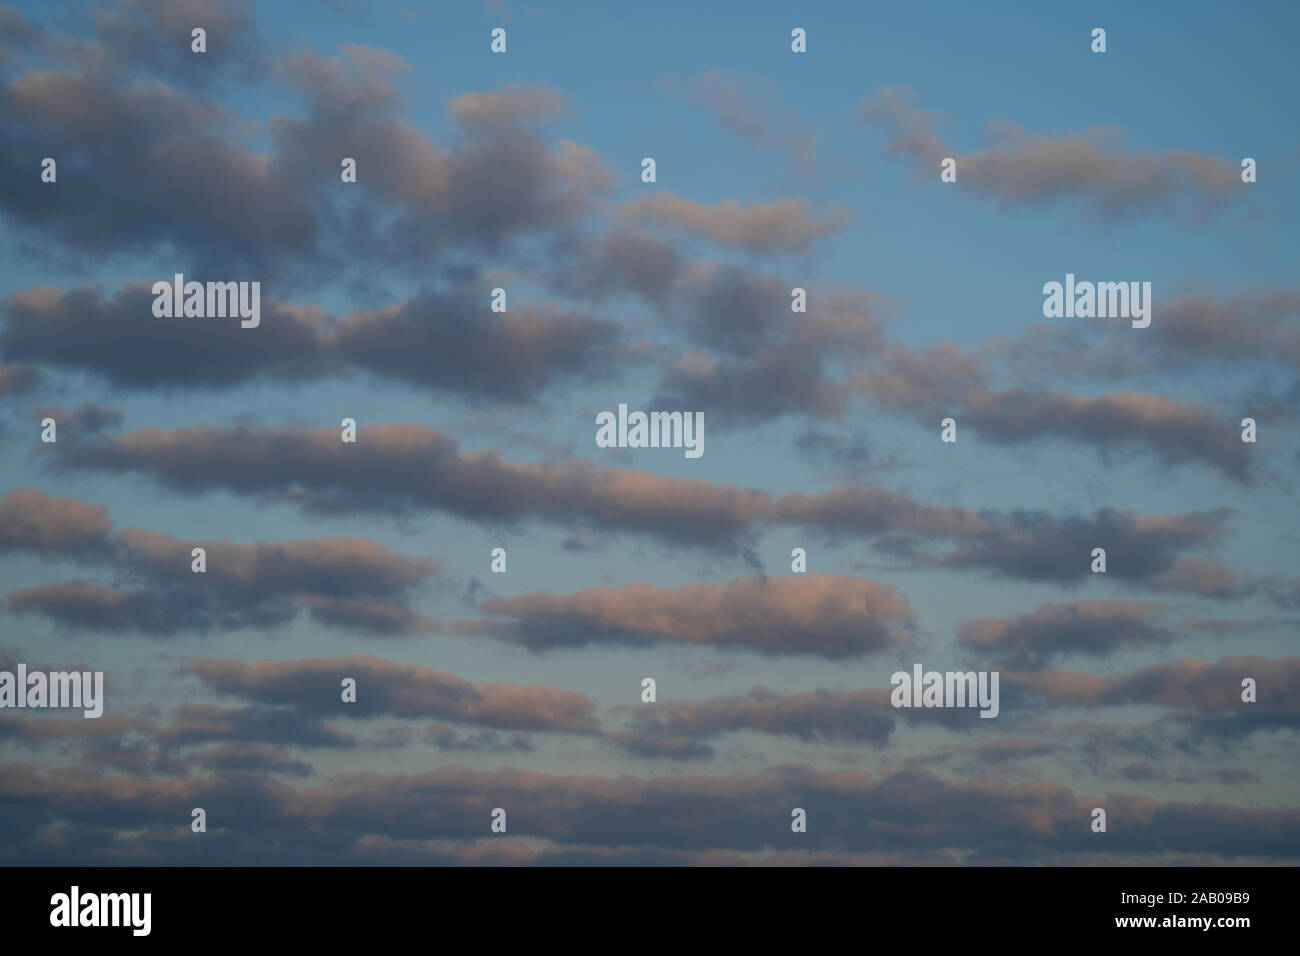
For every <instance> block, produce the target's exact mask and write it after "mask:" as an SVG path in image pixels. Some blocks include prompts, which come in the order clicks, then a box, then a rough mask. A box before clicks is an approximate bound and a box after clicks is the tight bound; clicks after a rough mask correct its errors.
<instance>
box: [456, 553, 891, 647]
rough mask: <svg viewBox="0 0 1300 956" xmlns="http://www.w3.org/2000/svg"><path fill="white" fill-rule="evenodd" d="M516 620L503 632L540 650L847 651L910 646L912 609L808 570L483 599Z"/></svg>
mask: <svg viewBox="0 0 1300 956" xmlns="http://www.w3.org/2000/svg"><path fill="white" fill-rule="evenodd" d="M482 609H483V610H484V611H485V612H487V613H488V614H491V615H495V616H505V617H511V618H513V619H514V621H513V622H512V623H511V624H509V625H505V626H503V627H502V629H501V632H500V634H501V636H502V637H504V638H506V639H507V640H511V641H516V642H518V643H520V644H523V645H524V646H526V647H528V648H530V649H531V650H535V651H542V650H550V649H554V648H558V647H581V646H584V645H587V644H610V643H613V644H625V645H637V644H647V643H659V642H670V643H683V644H689V645H693V646H702V645H713V646H718V647H734V648H743V649H747V650H756V651H761V652H763V653H765V654H819V655H823V656H825V657H830V658H843V657H851V656H858V655H861V654H865V653H873V652H877V651H882V650H885V649H888V648H892V647H895V646H899V645H902V644H905V643H907V640H908V639H907V636H906V633H905V631H906V628H907V627H908V626H909V625H910V624H911V622H912V614H911V610H910V608H909V607H908V606H907V601H906V599H905V598H904V597H903V596H902V595H901V594H899V592H898V591H896V590H895V589H894V588H892V587H886V586H882V585H879V584H875V583H873V582H871V581H863V580H860V579H858V578H849V577H837V576H830V575H820V574H808V575H800V576H798V577H785V578H760V577H757V576H755V577H748V578H741V579H738V580H735V581H730V582H728V583H726V584H695V585H686V586H685V587H683V588H681V589H679V590H669V589H664V588H656V587H653V586H651V585H648V584H631V585H627V586H626V587H623V588H619V589H613V588H594V589H588V590H584V591H579V592H576V593H574V594H569V595H555V594H549V593H539V594H527V595H523V596H520V597H516V598H495V599H492V600H489V601H485V602H484V603H483V605H482Z"/></svg>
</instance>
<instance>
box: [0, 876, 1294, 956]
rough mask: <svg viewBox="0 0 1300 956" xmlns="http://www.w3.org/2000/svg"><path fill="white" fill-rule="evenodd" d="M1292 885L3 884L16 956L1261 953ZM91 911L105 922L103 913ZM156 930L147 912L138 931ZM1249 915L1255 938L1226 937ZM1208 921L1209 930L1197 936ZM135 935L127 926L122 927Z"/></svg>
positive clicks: (655, 881)
mask: <svg viewBox="0 0 1300 956" xmlns="http://www.w3.org/2000/svg"><path fill="white" fill-rule="evenodd" d="M1295 876H1296V871H1295V869H1293V868H1283V867H1260V868H1222V867H1216V868H1187V867H1160V868H1156V867H1147V868H980V867H963V868H908V867H904V868H874V869H793V868H756V869H708V868H700V869H633V868H626V869H615V868H608V869H595V868H583V869H577V868H574V869H559V868H548V869H537V868H531V869H496V868H457V869H435V868H399V867H392V868H387V867H386V868H357V867H338V868H325V867H313V868H293V867H283V868H276V867H266V868H202V867H193V868H148V867H124V868H67V867H59V868H44V867H32V868H23V867H11V868H5V869H0V914H2V918H3V921H4V935H5V939H6V942H12V941H15V940H16V939H18V938H41V939H42V941H45V940H49V941H50V942H54V941H56V940H57V937H59V936H63V937H65V941H66V939H67V938H72V937H71V936H70V934H73V933H75V934H77V937H76V939H77V941H78V942H88V941H92V940H94V939H100V940H102V941H104V942H109V941H110V940H118V941H120V942H121V943H125V944H127V945H134V944H136V943H144V944H146V945H148V942H149V941H162V942H164V943H176V942H201V943H204V944H207V943H221V942H226V941H229V942H254V941H255V942H271V943H279V942H281V941H283V942H292V943H294V944H297V945H302V944H311V943H315V942H319V943H321V944H332V945H335V946H337V945H339V944H342V943H348V942H351V941H356V942H365V943H370V944H373V943H374V942H375V941H376V940H377V939H378V940H383V939H387V938H390V937H391V938H394V939H397V938H401V937H404V936H407V935H408V934H412V933H421V932H432V933H433V934H434V936H433V938H432V939H430V940H429V942H430V943H431V944H433V945H438V944H439V943H442V944H444V945H445V944H450V943H453V942H455V944H456V945H457V946H458V947H459V946H461V945H463V943H461V942H460V940H461V939H462V938H464V936H465V935H466V934H468V939H465V942H467V943H469V944H470V945H474V943H475V942H476V941H477V942H482V943H487V942H491V943H492V944H493V945H497V944H500V943H505V944H507V945H508V944H510V942H511V941H512V937H513V938H514V939H517V940H518V941H519V942H520V944H525V943H527V944H531V945H532V946H534V947H536V946H537V945H545V944H546V942H547V939H546V937H547V936H549V935H551V934H552V933H561V934H562V935H563V938H564V939H565V941H586V942H590V943H592V944H600V945H602V946H603V945H606V944H610V945H613V944H616V943H617V942H618V941H619V940H622V941H625V942H626V943H628V944H632V945H636V941H637V940H638V939H640V940H643V941H644V942H647V943H650V944H651V945H653V944H654V941H656V940H657V941H658V942H659V943H660V944H661V945H662V944H668V945H671V946H673V947H677V946H681V945H687V946H689V945H691V944H693V943H698V942H700V941H702V940H709V939H718V940H720V941H721V940H725V941H727V942H729V943H733V944H734V943H736V942H739V941H741V940H744V939H746V938H753V939H755V940H756V941H758V942H759V943H761V944H763V945H764V946H765V948H766V947H767V946H772V945H775V944H777V943H779V942H780V941H781V940H782V939H790V940H791V941H795V942H799V941H802V942H804V943H806V942H809V941H813V940H822V939H827V941H829V939H828V937H830V938H833V937H834V936H836V935H839V934H841V933H843V932H848V933H849V934H850V938H853V937H855V936H860V937H862V938H864V939H876V940H883V939H887V938H896V937H898V936H900V935H901V936H902V937H903V938H913V939H914V940H915V941H916V942H921V941H923V940H924V939H927V938H928V939H932V940H933V941H934V942H936V943H940V944H942V945H952V944H954V943H957V944H960V943H962V942H963V941H964V942H966V943H969V944H970V945H973V946H982V945H987V944H988V943H990V942H995V941H997V942H1001V941H1008V942H1025V943H1026V944H1030V943H1037V944H1041V943H1043V942H1047V941H1058V940H1064V941H1070V940H1073V939H1076V938H1096V937H1106V938H1109V939H1112V940H1118V939H1120V938H1122V937H1124V936H1129V937H1131V938H1132V939H1133V940H1134V941H1137V942H1139V943H1140V942H1141V941H1143V940H1145V941H1147V942H1148V943H1152V942H1154V943H1157V944H1159V943H1160V942H1161V941H1162V940H1168V939H1173V940H1175V941H1176V942H1177V944H1178V945H1179V946H1183V945H1186V944H1187V943H1189V942H1191V941H1193V940H1200V941H1202V942H1204V943H1206V944H1212V945H1215V946H1231V945H1232V943H1233V942H1235V941H1244V940H1247V939H1251V938H1256V939H1261V938H1263V937H1256V936H1254V935H1253V934H1257V933H1261V932H1263V933H1267V934H1269V936H1270V937H1274V938H1276V934H1279V933H1282V932H1284V931H1285V929H1286V927H1287V925H1288V923H1289V922H1290V920H1289V916H1290V915H1291V914H1290V912H1289V911H1290V910H1292V909H1293V907H1292V906H1291V899H1292V896H1293V894H1294V892H1295V889H1294V888H1295ZM74 886H76V887H77V888H78V889H77V894H78V897H79V901H80V903H81V905H82V906H85V905H86V897H87V896H88V895H92V894H94V895H98V894H105V893H112V894H123V893H128V894H129V893H138V894H144V893H148V894H150V906H149V934H148V935H147V936H136V935H135V932H134V930H133V929H132V927H131V926H129V925H128V926H117V927H114V926H98V927H87V926H76V927H73V926H54V925H52V924H51V919H52V917H54V918H55V919H59V918H61V916H60V914H59V913H58V912H56V911H57V910H58V909H59V908H60V906H61V904H60V902H59V901H58V898H57V895H58V894H63V895H64V896H67V897H69V900H68V904H67V905H66V906H64V907H63V909H64V911H65V912H66V911H70V910H71V909H72V907H71V898H70V897H71V890H72V887H74ZM1124 894H1128V897H1127V898H1126V897H1125V896H1124ZM1173 894H1181V898H1179V897H1177V896H1174V895H1173ZM141 899H143V898H142V897H141ZM111 905H113V906H120V905H121V904H120V903H118V902H116V901H115V902H114V903H113V904H111ZM90 907H91V909H92V910H93V909H97V908H98V902H95V903H91V904H90ZM141 917H142V914H140V913H137V921H139V919H140V918H141ZM1243 917H1244V918H1245V919H1246V920H1248V925H1224V924H1222V923H1220V922H1218V921H1220V920H1229V919H1230V920H1233V921H1234V922H1236V921H1238V920H1240V919H1241V918H1243ZM1207 918H1208V919H1209V920H1210V921H1211V925H1210V926H1209V927H1208V928H1205V927H1204V925H1203V924H1201V923H1200V921H1201V920H1204V919H1207ZM1126 919H1127V920H1128V921H1129V922H1127V923H1125V924H1123V925H1121V924H1120V921H1121V920H1126ZM1193 919H1194V920H1196V921H1197V923H1196V924H1192V923H1190V922H1189V921H1190V920H1193ZM1134 920H1153V921H1154V922H1153V923H1152V922H1148V923H1146V924H1145V925H1142V924H1137V925H1135V924H1134V923H1133V921H1134ZM1166 920H1168V921H1169V922H1166ZM79 921H80V920H79ZM121 921H122V922H128V923H129V922H130V920H129V918H128V917H127V916H126V915H125V914H124V915H123V917H122V918H121ZM1180 921H1181V922H1180ZM456 930H458V931H459V932H457V933H456V935H455V936H448V935H446V934H448V933H449V932H451V931H456ZM611 934H612V935H611ZM1243 934H1244V935H1243ZM552 941H555V940H552Z"/></svg>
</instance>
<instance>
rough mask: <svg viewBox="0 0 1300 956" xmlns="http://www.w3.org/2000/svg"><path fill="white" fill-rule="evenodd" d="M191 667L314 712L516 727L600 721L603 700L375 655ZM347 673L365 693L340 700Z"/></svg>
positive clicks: (577, 728)
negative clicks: (468, 677)
mask: <svg viewBox="0 0 1300 956" xmlns="http://www.w3.org/2000/svg"><path fill="white" fill-rule="evenodd" d="M191 670H192V672H193V673H194V674H196V675H197V676H198V677H199V678H200V679H202V680H203V681H204V683H206V684H207V685H208V686H210V687H211V688H212V689H213V690H216V691H219V692H220V693H223V694H230V695H234V696H239V697H244V698H246V699H249V700H252V701H255V702H258V703H260V704H292V705H293V706H294V707H296V708H299V709H301V710H303V711H305V712H307V713H313V714H320V715H336V716H337V715H340V714H348V715H353V716H357V717H374V716H381V715H386V716H393V717H428V718H435V719H438V720H457V721H463V722H467V723H474V724H482V725H484V726H488V727H496V728H504V729H511V730H562V731H571V732H589V731H592V730H594V729H595V728H596V723H595V718H594V716H593V713H594V708H595V705H594V704H593V703H592V701H591V699H590V698H588V697H587V696H585V695H584V694H579V693H576V692H574V691H565V690H556V689H554V688H551V687H545V686H542V685H531V686H527V687H524V686H520V685H517V684H503V683H497V682H488V683H481V684H470V683H469V682H467V681H464V680H461V679H460V678H459V677H456V676H455V675H452V674H442V673H439V672H438V671H435V670H431V669H429V668H427V667H419V666H411V665H402V664H395V663H393V662H392V661H386V660H383V659H382V658H378V657H374V656H373V655H364V656H352V657H346V658H335V659H315V660H301V661H283V662H281V661H258V662H256V663H253V664H244V663H242V662H240V661H219V660H213V659H210V658H203V659H201V660H199V661H196V662H195V663H194V664H193V665H192V666H191ZM344 677H351V678H353V679H355V680H356V682H357V699H356V701H355V702H354V703H349V704H347V705H342V704H340V703H339V694H340V691H339V686H340V682H341V681H342V679H343V678H344ZM327 689H328V692H326V690H327Z"/></svg>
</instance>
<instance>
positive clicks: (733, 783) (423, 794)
mask: <svg viewBox="0 0 1300 956" xmlns="http://www.w3.org/2000/svg"><path fill="white" fill-rule="evenodd" d="M2 769H3V772H0V799H2V800H4V802H5V804H6V806H9V807H10V808H11V813H10V814H9V815H8V817H7V820H6V825H5V827H4V831H5V832H4V837H5V839H4V840H3V842H0V847H3V849H2V850H0V855H2V856H3V858H4V859H5V860H6V861H7V862H10V863H17V862H22V861H30V860H33V859H40V860H43V861H47V862H48V861H50V860H51V859H55V860H57V859H61V857H59V855H58V854H57V853H51V851H50V848H49V847H47V846H42V844H41V842H40V840H39V836H40V835H41V834H43V833H46V832H48V828H49V827H50V826H52V825H54V824H55V823H56V822H61V823H62V824H63V825H65V826H69V827H75V828H83V829H84V830H85V832H86V833H87V836H88V837H90V836H92V835H93V836H94V837H100V838H102V837H103V836H106V835H107V834H106V833H105V831H106V829H108V828H132V829H137V830H140V831H143V832H141V833H140V834H139V836H138V837H137V838H136V839H134V840H133V841H132V843H131V845H130V847H129V848H127V847H120V848H117V847H114V848H109V847H106V846H104V844H103V843H102V842H101V839H94V838H90V839H84V840H81V841H79V843H78V847H79V853H80V859H81V860H82V862H83V864H84V863H85V862H87V861H88V860H89V861H95V860H102V859H104V858H112V859H116V860H117V861H118V862H125V861H132V860H135V861H138V860H140V859H142V858H144V859H150V860H152V861H153V862H166V861H175V860H178V859H184V858H185V857H184V856H183V854H184V853H185V852H187V851H185V850H184V849H183V847H182V845H181V844H179V843H178V842H175V841H172V840H171V839H170V838H169V836H168V833H167V830H166V829H165V828H166V827H168V826H170V827H171V828H172V829H173V830H174V829H175V807H177V806H184V807H190V806H209V807H212V806H220V807H221V808H222V814H221V818H220V832H221V833H223V834H225V835H226V838H225V839H223V840H222V841H220V845H221V848H222V849H221V851H220V852H221V854H222V856H221V859H222V860H223V861H225V862H235V861H244V862H249V861H262V862H268V858H267V857H266V851H265V844H266V842H267V841H268V839H269V835H270V834H272V833H274V834H275V838H276V847H277V852H278V853H280V854H283V853H285V852H290V851H291V852H293V853H294V854H295V858H301V859H308V860H310V861H311V862H314V863H324V862H327V861H328V862H334V863H338V862H345V861H349V860H350V861H355V862H361V861H363V860H365V861H368V862H385V861H386V862H393V861H395V860H398V859H403V858H405V860H406V861H407V862H410V861H411V860H412V858H413V857H414V858H420V859H422V860H423V861H425V862H439V861H441V862H449V861H450V860H451V859H454V858H458V859H460V860H461V861H464V859H465V854H466V853H467V852H468V851H467V845H466V844H465V842H464V841H466V840H476V839H480V838H483V836H484V830H485V826H486V824H485V822H484V821H487V820H489V819H490V818H491V811H492V809H493V808H494V807H498V806H500V807H504V808H505V809H506V810H507V812H508V814H509V826H510V832H511V833H517V834H527V835H528V836H529V837H531V838H533V840H534V841H539V845H540V846H543V847H546V850H547V852H545V853H544V854H543V855H542V856H541V857H539V858H537V859H534V858H533V857H530V856H528V855H523V856H520V857H519V858H518V859H516V860H514V862H546V861H547V860H551V861H556V860H567V861H568V862H579V861H586V862H591V861H592V859H593V858H592V857H591V856H590V855H589V854H590V852H592V851H590V850H588V849H587V848H592V847H596V848H601V849H600V850H598V851H596V852H599V853H601V854H606V855H608V854H611V853H613V854H615V859H617V858H618V857H619V855H622V854H626V853H628V852H629V851H633V850H635V851H638V852H639V855H640V858H641V859H642V860H644V859H647V858H648V856H654V857H657V858H658V859H659V860H660V861H661V862H664V861H667V860H672V861H675V862H678V863H682V862H696V863H706V864H707V863H709V862H712V863H714V864H715V865H719V864H724V863H734V862H737V861H736V860H735V859H734V858H733V857H731V856H730V855H729V854H753V853H758V852H760V851H762V852H766V853H772V852H775V853H787V854H788V853H794V852H796V851H800V852H802V853H806V854H812V856H811V857H808V858H804V862H809V861H812V860H816V859H819V858H820V859H822V860H823V861H825V859H826V857H827V856H832V857H838V858H840V859H844V858H845V855H848V857H849V858H853V855H858V854H871V853H876V854H880V853H890V854H897V856H898V859H899V860H900V861H903V860H909V859H910V860H914V861H915V860H918V859H928V860H931V861H934V860H936V859H939V858H944V857H945V856H946V857H947V859H948V860H949V862H955V861H957V860H958V859H961V860H964V861H965V862H967V863H970V862H982V863H1003V864H1006V863H1015V862H1021V863H1023V862H1026V861H1029V860H1035V861H1037V862H1046V861H1055V862H1060V861H1062V860H1068V859H1073V860H1075V861H1076V862H1079V861H1084V860H1088V859H1092V860H1094V861H1095V860H1097V859H1113V858H1111V857H1108V856H1107V855H1108V854H1111V853H1113V852H1114V851H1115V848H1114V847H1110V846H1109V845H1107V846H1106V847H1102V846H1101V845H1100V844H1099V841H1097V840H1095V839H1092V840H1090V839H1089V836H1090V834H1089V833H1088V831H1087V826H1086V824H1087V820H1088V818H1089V811H1090V809H1091V808H1092V807H1093V806H1096V805H1097V802H1098V800H1099V799H1105V801H1106V806H1107V809H1108V810H1109V811H1110V815H1111V817H1112V819H1116V820H1123V821H1124V824H1125V843H1124V847H1123V853H1122V856H1121V859H1123V860H1127V861H1128V862H1129V863H1133V862H1136V861H1141V860H1144V859H1145V860H1150V859H1152V858H1155V857H1160V856H1164V857H1166V858H1168V857H1169V856H1170V855H1173V856H1175V857H1176V856H1177V855H1179V854H1195V855H1198V856H1199V857H1201V858H1202V859H1205V858H1206V857H1208V858H1210V859H1215V858H1218V859H1219V861H1220V862H1223V861H1224V860H1229V859H1238V860H1242V859H1245V860H1251V861H1254V862H1256V863H1260V862H1268V861H1278V860H1284V859H1287V858H1289V857H1291V856H1294V855H1295V854H1296V853H1297V851H1298V850H1300V809H1296V808H1294V807H1285V806H1283V807H1239V806H1232V805H1225V804H1215V803H1180V802H1164V803H1162V802H1159V801H1156V800H1153V799H1151V798H1149V797H1139V796H1134V795H1130V794H1124V793H1112V794H1109V795H1107V796H1105V797H1104V798H1102V797H1100V796H1099V795H1088V794H1078V793H1075V792H1073V791H1071V790H1070V789H1069V788H1067V787H1064V786H1061V785H1059V784H1055V783H1051V782H1048V781H1041V780H1040V781H1033V782H1030V783H1024V784H1012V783H1006V782H1003V781H976V782H967V783H954V782H951V781H947V780H943V779H941V778H939V777H935V776H933V775H929V774H925V773H919V772H914V771H913V772H904V773H898V774H892V775H888V776H881V777H875V776H873V775H872V774H869V773H862V772H855V771H833V772H832V771H818V770H813V769H811V768H808V767H800V766H782V767H776V768H772V769H769V770H765V771H762V772H759V773H751V774H737V775H733V776H727V777H721V776H700V775H668V776H663V777H656V778H650V779H641V778H637V777H633V776H628V775H625V776H622V777H619V778H617V779H612V778H604V777H598V776H594V775H586V776H579V775H550V774H544V773H536V772H532V771H525V770H516V769H511V768H502V769H499V770H496V771H492V772H483V771H476V770H469V769H466V768H462V767H442V768H439V769H437V770H434V771H426V772H423V773H406V774H402V775H398V776H381V775H377V774H355V775H349V776H343V777H337V778H334V779H332V780H330V781H328V782H326V783H323V784H321V785H319V786H314V787H311V786H309V787H304V788H301V789H297V788H294V787H291V786H288V785H286V784H284V783H281V782H278V781H275V780H272V779H267V778H265V777H263V778H257V777H253V776H251V775H248V774H232V775H211V774H207V775H203V776H196V777H188V778H183V779H153V780H137V779H131V778H124V777H120V776H119V777H88V776H81V777H67V778H65V777H55V776H50V775H47V774H44V773H41V772H40V771H38V770H37V769H36V768H34V767H32V766H30V765H12V764H11V765H8V766H5V767H4V768H2ZM793 806H805V807H808V808H810V809H809V812H810V819H811V820H820V821H823V825H822V826H809V828H808V832H807V833H805V834H798V835H795V834H791V833H790V828H789V818H788V816H787V815H785V813H784V811H782V813H780V814H777V815H776V816H775V817H774V814H773V809H772V808H773V807H777V808H786V807H793ZM164 821H170V822H169V823H165V822H164ZM209 825H210V826H212V825H214V824H212V823H211V822H210V824H209ZM782 834H784V836H782ZM794 841H798V845H797V846H796V844H795V842H794ZM449 844H450V845H452V846H456V845H458V849H455V850H452V849H450V848H449V846H448V845H449ZM787 844H788V845H787ZM470 846H472V844H470ZM376 847H382V848H383V850H382V851H379V852H376ZM562 850H568V851H569V852H568V853H566V854H563V855H560V854H557V851H562ZM706 851H723V852H721V853H709V852H706ZM482 852H486V851H482ZM496 852H500V851H499V850H498V851H496ZM453 853H454V854H456V856H454V857H453V856H451V855H450V854H453ZM665 854H666V856H665ZM1098 854H1101V855H1102V856H1100V857H1099V856H1098ZM784 859H786V861H787V862H796V861H797V860H799V859H800V858H798V857H791V856H786V857H784ZM498 862H500V860H498Z"/></svg>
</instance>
